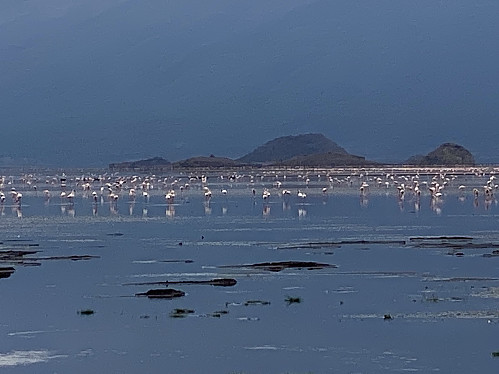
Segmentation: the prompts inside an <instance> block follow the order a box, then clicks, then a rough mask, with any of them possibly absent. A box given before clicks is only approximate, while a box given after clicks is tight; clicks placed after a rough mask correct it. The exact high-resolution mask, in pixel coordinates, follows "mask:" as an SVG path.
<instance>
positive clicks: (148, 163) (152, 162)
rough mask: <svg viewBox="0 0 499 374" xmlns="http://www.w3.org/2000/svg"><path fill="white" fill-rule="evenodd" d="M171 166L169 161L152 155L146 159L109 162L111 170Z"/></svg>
mask: <svg viewBox="0 0 499 374" xmlns="http://www.w3.org/2000/svg"><path fill="white" fill-rule="evenodd" d="M170 168H171V162H170V161H168V160H165V159H164V158H162V157H153V158H149V159H147V160H139V161H126V162H116V163H112V164H109V169H111V170H116V171H118V170H121V171H133V170H137V171H140V170H166V169H170Z"/></svg>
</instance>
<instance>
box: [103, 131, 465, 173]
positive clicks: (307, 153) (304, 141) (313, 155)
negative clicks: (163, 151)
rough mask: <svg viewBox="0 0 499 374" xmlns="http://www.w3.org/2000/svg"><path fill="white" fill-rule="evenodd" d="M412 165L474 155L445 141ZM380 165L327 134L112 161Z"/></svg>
mask: <svg viewBox="0 0 499 374" xmlns="http://www.w3.org/2000/svg"><path fill="white" fill-rule="evenodd" d="M401 164H404V165H412V166H471V165H474V164H475V160H474V157H473V155H472V154H471V153H470V152H469V151H468V150H467V149H465V148H464V147H462V146H460V145H457V144H453V143H444V144H442V145H440V146H439V147H438V148H436V149H435V150H434V151H432V152H430V153H428V154H427V155H425V156H423V155H417V156H412V157H411V158H409V159H408V160H407V161H405V162H403V163H401ZM376 165H380V164H379V163H377V162H374V161H369V160H366V159H365V157H363V156H357V155H352V154H350V153H348V152H347V151H346V150H345V149H344V148H342V147H341V146H339V145H338V144H336V143H335V142H333V141H332V140H330V139H328V138H327V137H326V136H324V135H323V134H302V135H295V136H292V135H290V136H283V137H279V138H276V139H273V140H271V141H268V142H267V143H265V144H263V145H261V146H259V147H257V148H256V149H254V150H253V151H252V152H250V153H248V154H246V155H244V156H242V157H240V158H238V159H235V160H234V159H231V158H227V157H216V156H214V155H210V156H197V157H191V158H188V159H186V160H180V161H176V162H173V163H172V162H170V161H167V160H165V159H163V158H161V157H154V158H150V159H146V160H139V161H128V162H120V163H112V164H110V165H109V168H110V169H111V170H113V171H167V170H172V169H189V168H209V169H220V168H235V167H262V166H278V167H349V166H353V167H369V166H376Z"/></svg>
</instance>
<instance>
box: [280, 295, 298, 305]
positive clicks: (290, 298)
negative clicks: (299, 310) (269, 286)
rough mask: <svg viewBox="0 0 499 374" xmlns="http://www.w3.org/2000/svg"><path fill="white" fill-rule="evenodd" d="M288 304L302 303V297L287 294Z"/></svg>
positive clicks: (286, 300)
mask: <svg viewBox="0 0 499 374" xmlns="http://www.w3.org/2000/svg"><path fill="white" fill-rule="evenodd" d="M284 301H285V302H286V304H288V306H289V305H291V304H300V303H301V302H302V299H301V297H292V296H287V297H286V299H284Z"/></svg>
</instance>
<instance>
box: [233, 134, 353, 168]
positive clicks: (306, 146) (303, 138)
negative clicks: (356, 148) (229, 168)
mask: <svg viewBox="0 0 499 374" xmlns="http://www.w3.org/2000/svg"><path fill="white" fill-rule="evenodd" d="M327 152H331V153H334V154H338V155H348V152H347V151H345V149H343V148H342V147H340V146H339V145H338V144H336V143H335V142H333V141H332V140H330V139H328V138H326V137H325V136H324V135H322V134H304V135H296V136H283V137H280V138H276V139H274V140H271V141H269V142H267V143H265V144H264V145H262V146H260V147H258V148H256V149H255V150H254V151H253V152H250V153H248V154H247V155H245V156H243V157H241V158H239V159H237V161H239V162H242V163H276V162H277V163H282V162H284V161H286V160H290V159H292V158H294V157H303V156H310V155H313V154H319V153H327Z"/></svg>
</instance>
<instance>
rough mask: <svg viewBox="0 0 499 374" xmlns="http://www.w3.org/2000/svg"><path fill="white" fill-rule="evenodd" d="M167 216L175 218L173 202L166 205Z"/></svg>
mask: <svg viewBox="0 0 499 374" xmlns="http://www.w3.org/2000/svg"><path fill="white" fill-rule="evenodd" d="M166 216H167V217H168V218H173V217H175V205H173V204H168V206H167V207H166Z"/></svg>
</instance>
